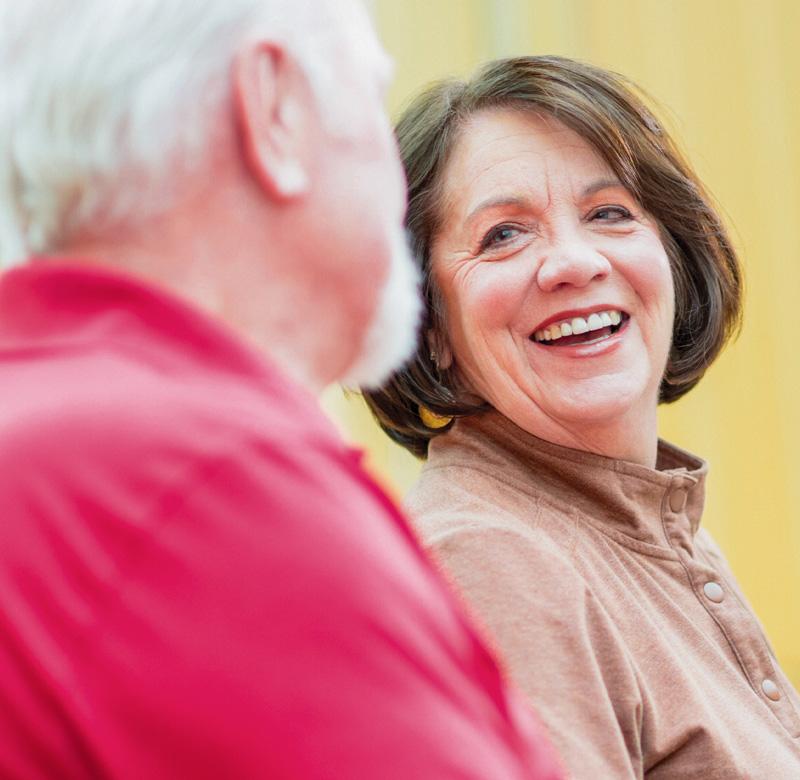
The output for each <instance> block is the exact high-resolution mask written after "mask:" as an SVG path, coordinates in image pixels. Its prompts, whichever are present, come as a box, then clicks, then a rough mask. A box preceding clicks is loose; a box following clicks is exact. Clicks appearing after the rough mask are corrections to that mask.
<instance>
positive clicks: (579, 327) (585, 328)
mask: <svg viewBox="0 0 800 780" xmlns="http://www.w3.org/2000/svg"><path fill="white" fill-rule="evenodd" d="M621 322H622V312H619V311H617V310H616V309H609V310H608V311H599V312H595V313H594V314H590V315H589V316H588V317H586V318H584V317H574V318H573V319H571V320H563V321H562V322H554V323H552V324H551V325H548V326H547V327H546V328H543V329H542V330H537V331H536V333H534V334H533V340H534V341H539V342H541V341H550V342H552V341H556V340H557V339H560V338H564V337H565V336H579V335H581V334H583V333H589V332H591V331H593V330H602V329H603V328H610V327H616V326H617V325H619V324H620V323H621ZM609 335H610V334H609Z"/></svg>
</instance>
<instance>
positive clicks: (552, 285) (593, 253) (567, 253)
mask: <svg viewBox="0 0 800 780" xmlns="http://www.w3.org/2000/svg"><path fill="white" fill-rule="evenodd" d="M610 273H611V264H610V263H609V262H608V259H607V258H606V257H605V256H604V255H602V254H600V253H599V252H598V251H597V250H596V249H594V248H593V247H591V246H588V245H586V244H584V243H581V242H579V241H573V242H570V243H569V244H559V245H557V246H553V247H552V248H551V250H550V251H549V252H548V253H547V254H546V255H545V257H544V259H543V260H542V263H541V265H540V266H539V270H538V272H537V274H536V281H537V284H538V285H539V288H540V289H541V290H543V291H544V292H553V291H555V290H558V289H561V288H562V287H567V286H570V287H585V286H586V285H587V284H589V283H590V282H592V281H595V280H600V279H605V278H606V277H607V276H608V275H609V274H610Z"/></svg>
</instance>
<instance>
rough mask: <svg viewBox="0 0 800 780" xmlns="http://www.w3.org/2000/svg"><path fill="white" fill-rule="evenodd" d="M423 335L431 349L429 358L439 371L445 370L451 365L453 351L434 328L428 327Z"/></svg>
mask: <svg viewBox="0 0 800 780" xmlns="http://www.w3.org/2000/svg"><path fill="white" fill-rule="evenodd" d="M425 335H426V337H427V340H428V346H429V347H430V350H431V360H432V361H433V363H434V364H435V365H436V368H438V369H439V370H440V371H446V370H447V369H448V368H450V366H452V365H453V353H452V351H451V350H450V345H449V344H448V343H447V339H445V338H444V337H443V336H442V335H441V334H440V333H439V331H438V330H436V328H429V329H428V331H427V332H426V334H425Z"/></svg>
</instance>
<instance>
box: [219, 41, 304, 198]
mask: <svg viewBox="0 0 800 780" xmlns="http://www.w3.org/2000/svg"><path fill="white" fill-rule="evenodd" d="M233 99H234V111H235V114H236V119H237V123H238V134H239V138H240V143H241V147H242V153H243V155H244V160H245V164H246V165H247V167H248V168H249V170H250V172H251V173H252V175H253V176H254V178H255V179H256V181H257V182H258V183H259V184H260V185H261V186H262V187H263V188H264V190H265V191H266V192H267V193H268V194H269V195H270V196H272V197H273V198H277V199H279V200H290V199H293V198H296V197H298V196H300V195H303V194H305V193H306V192H307V190H308V186H309V171H308V168H309V165H308V162H309V160H308V151H309V149H310V143H309V139H310V130H311V125H310V122H311V119H312V111H311V109H312V105H311V90H310V87H309V84H308V82H307V78H306V75H305V73H304V72H303V71H302V69H301V67H300V65H299V63H298V62H297V61H296V60H295V59H294V58H293V57H292V55H291V54H289V53H287V52H286V50H285V49H282V48H281V47H279V46H278V45H276V44H273V43H265V42H260V43H255V44H252V45H250V46H248V47H247V48H245V49H244V50H243V51H241V52H240V54H239V55H238V57H237V58H236V60H235V63H234V70H233Z"/></svg>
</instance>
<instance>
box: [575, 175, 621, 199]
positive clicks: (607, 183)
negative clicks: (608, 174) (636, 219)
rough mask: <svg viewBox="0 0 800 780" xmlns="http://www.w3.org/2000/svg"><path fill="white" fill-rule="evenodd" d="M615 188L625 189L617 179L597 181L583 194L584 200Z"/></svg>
mask: <svg viewBox="0 0 800 780" xmlns="http://www.w3.org/2000/svg"><path fill="white" fill-rule="evenodd" d="M613 187H622V188H623V189H625V186H624V185H623V183H622V182H621V181H620V180H619V179H617V178H604V179H597V180H595V181H593V182H592V183H591V184H589V185H588V186H587V187H586V188H585V189H584V190H583V192H582V193H581V197H582V198H588V197H589V196H590V195H594V194H595V193H596V192H600V191H601V190H608V189H611V188H613Z"/></svg>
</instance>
